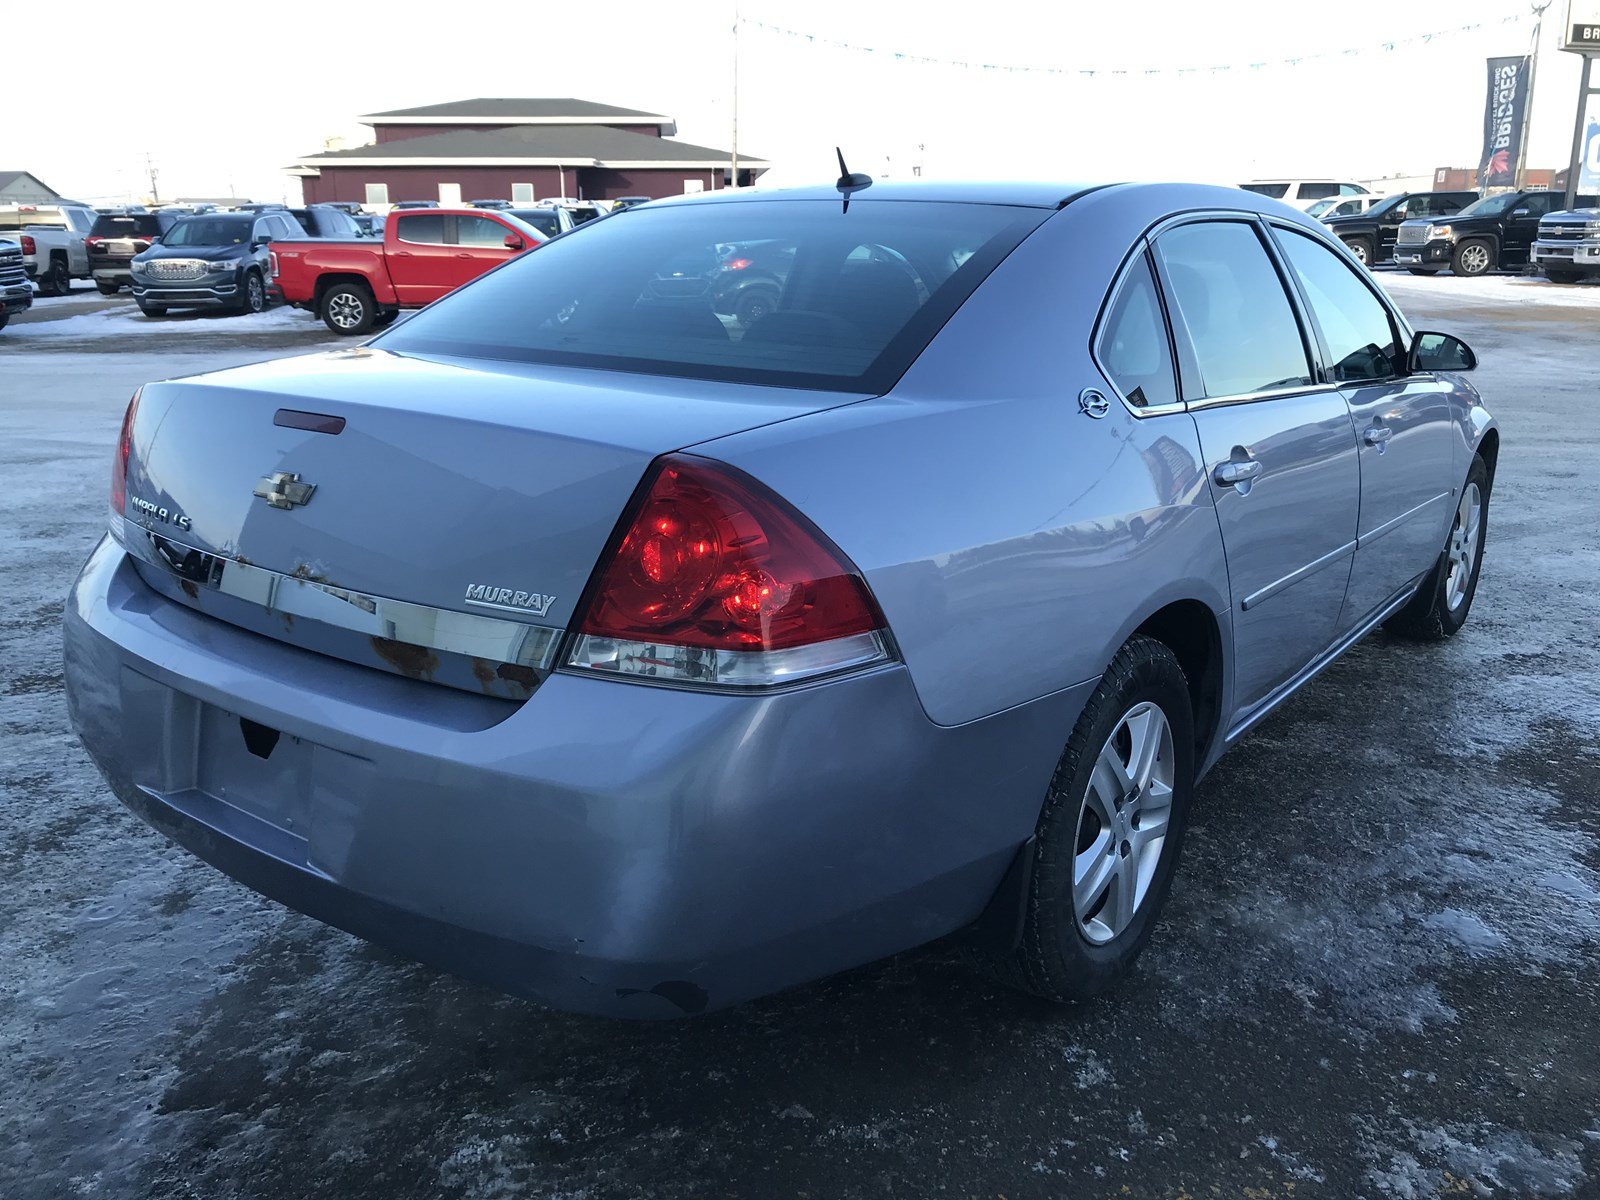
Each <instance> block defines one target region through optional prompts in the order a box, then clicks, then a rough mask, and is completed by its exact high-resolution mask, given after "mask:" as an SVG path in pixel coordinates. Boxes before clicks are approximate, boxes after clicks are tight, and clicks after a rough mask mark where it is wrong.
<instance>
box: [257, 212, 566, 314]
mask: <svg viewBox="0 0 1600 1200" xmlns="http://www.w3.org/2000/svg"><path fill="white" fill-rule="evenodd" d="M545 240H546V239H545V235H544V234H542V233H540V232H539V231H538V230H537V229H535V228H534V227H533V226H531V225H528V224H526V223H524V222H522V221H519V220H518V219H517V218H516V217H513V216H510V215H508V214H506V213H502V212H496V211H494V210H493V209H477V208H467V209H456V208H422V209H405V210H397V211H395V212H391V213H390V214H389V217H388V220H386V221H385V222H384V226H383V241H382V242H379V241H378V240H377V239H376V238H358V239H356V240H353V241H335V240H332V239H321V238H310V239H306V240H304V241H299V240H296V241H283V242H273V244H272V274H273V280H272V283H273V288H274V289H275V290H276V291H278V292H280V293H281V294H282V296H283V298H284V299H285V300H287V301H288V302H289V303H290V304H293V305H294V306H295V307H296V308H304V309H307V310H308V311H311V312H314V313H316V314H317V315H318V316H319V317H321V318H322V319H323V321H324V322H325V323H326V324H327V326H328V328H329V329H331V330H333V331H334V332H335V333H339V334H345V335H347V336H352V337H353V336H356V335H358V334H363V333H367V332H368V331H370V330H371V329H372V327H373V326H374V325H384V324H387V323H388V322H390V321H392V320H394V317H395V314H396V313H398V312H399V311H400V310H401V309H403V308H421V307H422V306H423V305H424V304H428V303H431V302H432V301H434V300H437V299H438V298H439V297H440V296H442V295H444V294H445V293H446V292H448V291H450V290H451V289H453V288H458V287H460V286H461V285H462V284H463V283H467V282H469V281H471V280H473V279H476V278H477V277H478V276H479V275H482V274H483V273H484V272H485V271H487V270H488V269H489V268H490V267H494V266H498V265H499V264H500V263H503V262H505V260H506V259H508V258H512V257H514V256H516V255H518V254H521V253H523V252H524V251H527V250H532V249H534V248H535V247H536V246H538V245H539V244H540V243H541V242H543V241H545Z"/></svg>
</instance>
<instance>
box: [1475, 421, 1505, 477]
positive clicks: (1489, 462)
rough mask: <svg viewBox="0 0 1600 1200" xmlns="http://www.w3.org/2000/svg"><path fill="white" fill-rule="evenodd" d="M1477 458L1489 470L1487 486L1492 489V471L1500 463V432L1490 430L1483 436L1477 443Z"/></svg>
mask: <svg viewBox="0 0 1600 1200" xmlns="http://www.w3.org/2000/svg"><path fill="white" fill-rule="evenodd" d="M1478 457H1479V458H1481V459H1483V465H1484V466H1486V467H1488V468H1489V486H1490V487H1491V488H1493V487H1494V469H1495V466H1496V465H1497V464H1498V463H1499V461H1500V431H1499V430H1498V429H1491V430H1489V431H1488V432H1487V433H1485V434H1484V435H1483V439H1482V440H1481V441H1480V442H1479V443H1478Z"/></svg>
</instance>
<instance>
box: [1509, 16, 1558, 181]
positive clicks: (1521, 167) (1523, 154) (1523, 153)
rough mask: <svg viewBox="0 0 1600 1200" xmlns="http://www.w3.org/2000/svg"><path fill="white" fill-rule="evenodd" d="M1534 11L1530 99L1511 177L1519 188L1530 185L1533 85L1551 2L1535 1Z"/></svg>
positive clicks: (1528, 99) (1537, 71) (1530, 63)
mask: <svg viewBox="0 0 1600 1200" xmlns="http://www.w3.org/2000/svg"><path fill="white" fill-rule="evenodd" d="M1529 7H1530V8H1531V9H1533V48H1532V49H1531V50H1530V51H1529V52H1528V98H1527V100H1526V101H1524V102H1523V105H1522V132H1521V133H1520V134H1518V136H1517V169H1516V172H1515V173H1514V174H1513V175H1512V177H1511V182H1512V183H1513V184H1514V185H1515V186H1516V187H1518V188H1523V187H1526V186H1527V183H1528V128H1529V126H1530V125H1532V124H1533V84H1534V81H1535V80H1536V79H1538V77H1539V31H1540V30H1541V29H1543V28H1544V10H1545V9H1547V8H1549V7H1550V0H1543V3H1540V0H1534V2H1533V3H1532V4H1531V5H1529Z"/></svg>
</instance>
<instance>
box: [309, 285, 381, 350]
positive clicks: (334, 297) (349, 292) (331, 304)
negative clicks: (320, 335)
mask: <svg viewBox="0 0 1600 1200" xmlns="http://www.w3.org/2000/svg"><path fill="white" fill-rule="evenodd" d="M317 315H318V316H319V317H321V318H322V323H323V324H324V325H326V326H327V327H328V328H329V329H331V330H333V331H334V332H335V333H337V334H338V335H339V336H340V337H360V336H361V335H362V334H364V333H366V332H367V331H368V330H370V329H371V328H372V325H373V322H374V321H376V320H377V319H378V305H377V303H376V302H375V301H374V300H373V299H372V292H371V290H370V289H369V288H368V287H367V285H366V284H364V283H336V284H333V285H332V286H331V287H329V288H328V290H327V291H325V292H323V293H322V299H321V300H320V301H319V302H318V304H317Z"/></svg>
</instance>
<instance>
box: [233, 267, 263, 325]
mask: <svg viewBox="0 0 1600 1200" xmlns="http://www.w3.org/2000/svg"><path fill="white" fill-rule="evenodd" d="M239 311H240V312H241V313H243V314H245V315H246V316H248V315H250V314H251V313H261V312H266V311H267V285H266V284H265V283H263V282H262V281H261V272H260V271H246V272H245V273H244V282H243V283H242V284H240V286H239Z"/></svg>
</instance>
